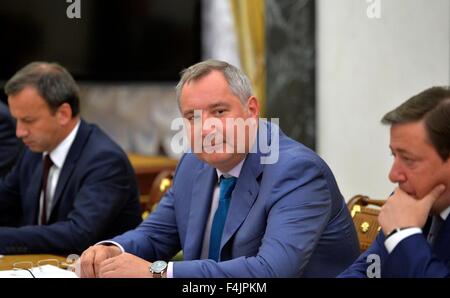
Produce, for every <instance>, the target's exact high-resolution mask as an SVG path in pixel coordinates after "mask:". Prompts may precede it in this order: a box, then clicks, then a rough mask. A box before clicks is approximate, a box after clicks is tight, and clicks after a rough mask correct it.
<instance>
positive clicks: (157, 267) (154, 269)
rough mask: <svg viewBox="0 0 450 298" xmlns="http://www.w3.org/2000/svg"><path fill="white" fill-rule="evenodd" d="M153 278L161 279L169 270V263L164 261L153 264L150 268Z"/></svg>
mask: <svg viewBox="0 0 450 298" xmlns="http://www.w3.org/2000/svg"><path fill="white" fill-rule="evenodd" d="M148 270H149V271H150V273H151V274H152V275H153V278H161V277H163V274H164V273H165V272H166V270H167V263H166V262H164V261H156V262H153V263H152V264H151V265H150V267H149V268H148Z"/></svg>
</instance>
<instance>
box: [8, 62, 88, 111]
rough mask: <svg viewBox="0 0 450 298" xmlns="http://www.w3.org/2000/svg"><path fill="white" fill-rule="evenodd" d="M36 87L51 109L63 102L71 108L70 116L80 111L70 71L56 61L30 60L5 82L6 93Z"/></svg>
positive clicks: (77, 94)
mask: <svg viewBox="0 0 450 298" xmlns="http://www.w3.org/2000/svg"><path fill="white" fill-rule="evenodd" d="M30 86H31V87H34V88H36V90H37V92H38V93H39V95H40V96H41V97H42V98H44V100H45V101H46V102H47V104H48V106H49V108H50V110H51V111H53V112H55V111H56V109H57V108H58V107H59V106H61V105H62V104H63V103H68V104H69V105H70V107H71V109H72V117H75V116H77V115H78V114H79V112H80V107H79V105H80V104H79V101H80V95H79V89H78V86H77V83H76V82H75V80H74V79H73V77H72V76H71V75H70V73H69V72H68V71H67V70H66V69H65V68H64V67H62V66H61V65H59V64H57V63H48V62H32V63H30V64H28V65H26V66H25V67H24V68H22V69H20V70H19V71H18V72H16V74H14V76H13V77H12V78H11V79H9V81H8V82H6V84H5V93H6V95H14V94H17V93H18V92H20V91H22V90H23V89H25V88H26V87H30Z"/></svg>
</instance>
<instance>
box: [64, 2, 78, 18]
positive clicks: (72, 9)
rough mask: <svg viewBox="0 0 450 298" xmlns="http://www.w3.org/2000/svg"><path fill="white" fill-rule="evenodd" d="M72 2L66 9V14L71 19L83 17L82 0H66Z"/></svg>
mask: <svg viewBox="0 0 450 298" xmlns="http://www.w3.org/2000/svg"><path fill="white" fill-rule="evenodd" d="M66 2H67V3H72V4H70V5H69V6H68V7H67V9H66V15H67V17H68V18H69V19H81V0H66Z"/></svg>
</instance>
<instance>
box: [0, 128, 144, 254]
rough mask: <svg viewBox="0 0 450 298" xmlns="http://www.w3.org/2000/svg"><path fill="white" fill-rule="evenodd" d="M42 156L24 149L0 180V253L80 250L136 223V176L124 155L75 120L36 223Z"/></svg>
mask: <svg viewBox="0 0 450 298" xmlns="http://www.w3.org/2000/svg"><path fill="white" fill-rule="evenodd" d="M42 164H43V161H42V154H41V153H33V152H31V151H30V150H28V149H25V151H24V154H23V155H22V156H21V158H20V159H19V160H18V162H17V165H16V167H14V169H13V171H12V172H10V173H9V174H8V175H6V176H5V178H4V180H3V181H0V253H3V254H17V253H59V254H63V253H80V252H82V251H83V250H84V249H86V248H87V247H88V246H89V245H92V244H94V243H96V242H97V241H99V240H101V239H104V238H109V237H112V236H114V235H117V234H120V233H123V232H125V231H127V230H129V229H132V228H134V227H136V226H137V225H138V224H139V223H140V222H141V214H140V206H139V199H138V189H137V182H136V177H135V174H134V171H133V168H132V166H131V165H130V163H129V161H128V158H127V156H126V154H125V153H124V152H123V151H122V149H120V147H119V146H118V145H117V144H115V143H114V142H113V141H112V140H111V139H110V138H109V137H108V136H107V135H106V134H105V133H104V132H102V131H101V130H100V129H99V128H98V127H97V126H95V125H91V124H87V123H86V122H84V121H83V120H81V124H80V127H79V130H78V132H77V135H76V137H75V140H74V142H73V144H72V146H71V148H70V150H69V152H68V155H67V157H66V160H65V162H64V165H63V168H62V169H61V173H60V176H59V180H58V184H57V186H56V189H55V194H54V197H53V207H52V211H51V214H50V218H49V222H48V225H46V226H39V225H37V222H38V212H39V196H40V184H41V177H42V166H43V165H42Z"/></svg>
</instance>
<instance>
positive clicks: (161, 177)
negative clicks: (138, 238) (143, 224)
mask: <svg viewBox="0 0 450 298" xmlns="http://www.w3.org/2000/svg"><path fill="white" fill-rule="evenodd" d="M173 174H174V172H173V171H172V170H165V171H162V172H161V173H159V174H158V175H157V176H156V178H155V180H153V184H152V186H151V189H150V195H149V198H148V201H147V202H146V205H145V209H144V213H143V214H142V218H143V219H145V218H146V217H147V216H148V215H149V214H150V213H151V212H152V211H153V210H154V209H155V207H156V205H158V203H159V201H160V200H161V198H162V197H163V196H164V194H165V193H166V192H167V191H168V190H169V188H170V187H171V186H172V182H173Z"/></svg>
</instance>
